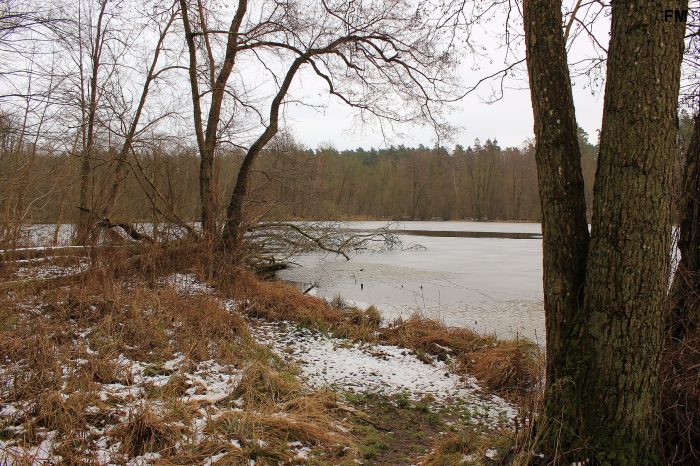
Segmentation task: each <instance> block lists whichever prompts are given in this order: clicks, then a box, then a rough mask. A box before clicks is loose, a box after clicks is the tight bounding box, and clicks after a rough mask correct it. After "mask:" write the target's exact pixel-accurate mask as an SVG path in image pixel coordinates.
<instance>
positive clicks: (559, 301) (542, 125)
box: [523, 0, 588, 417]
mask: <svg viewBox="0 0 700 466" xmlns="http://www.w3.org/2000/svg"><path fill="white" fill-rule="evenodd" d="M523 6H524V11H523V14H524V20H525V33H526V47H527V48H526V53H527V65H528V74H529V79H530V90H531V97H532V108H533V113H534V120H535V140H536V144H535V159H536V162H537V173H538V185H539V192H540V203H541V208H542V241H543V270H544V274H543V277H544V309H545V321H546V332H547V369H546V377H547V386H546V399H547V400H548V401H549V402H548V403H547V405H546V408H547V411H548V414H549V417H552V416H555V415H556V414H557V413H558V411H559V404H560V403H561V400H558V394H557V390H556V387H557V386H558V385H559V383H560V378H561V377H562V376H566V375H567V374H566V372H565V371H564V372H563V371H562V368H563V367H564V365H563V361H565V360H566V359H567V358H566V352H567V351H568V350H569V349H570V345H569V344H568V339H569V338H570V336H569V335H566V331H567V330H568V329H569V327H570V324H571V323H572V322H573V321H574V319H577V318H579V317H580V316H579V309H580V306H581V303H582V299H583V282H584V277H585V270H586V255H587V250H588V225H587V222H586V199H585V193H584V188H583V175H582V171H581V153H580V149H579V144H578V137H577V129H576V117H575V115H574V100H573V95H572V91H571V82H570V78H569V69H568V65H567V60H566V50H565V44H564V37H563V35H562V14H561V9H562V4H561V0H530V1H526V2H525V3H524V5H523Z"/></svg>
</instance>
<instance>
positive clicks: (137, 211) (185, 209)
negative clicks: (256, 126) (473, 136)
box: [0, 115, 690, 235]
mask: <svg viewBox="0 0 700 466" xmlns="http://www.w3.org/2000/svg"><path fill="white" fill-rule="evenodd" d="M689 126H690V118H689V117H687V116H686V115H683V116H682V118H681V137H683V133H684V130H685V129H687V128H688V127H689ZM18 137H19V136H18V134H17V132H16V131H12V127H11V126H8V125H4V126H3V127H0V172H1V173H3V175H6V176H3V178H4V179H3V183H2V184H0V204H1V205H2V217H3V218H2V219H3V222H1V223H2V224H3V228H4V229H5V230H6V231H4V232H2V233H3V234H5V235H11V234H12V231H11V230H12V229H13V228H19V226H20V225H26V224H31V223H72V222H75V221H76V220H77V216H78V213H79V211H78V208H77V206H78V205H79V204H78V199H79V185H80V173H79V161H78V160H77V159H76V158H75V157H74V156H73V157H71V156H69V155H66V154H65V153H54V152H52V151H51V149H50V148H49V147H39V146H34V145H28V144H23V150H21V151H18V150H16V149H17V144H18ZM579 140H580V144H581V163H582V168H583V176H584V183H585V191H586V201H587V204H588V210H589V215H590V209H591V202H592V195H593V193H592V192H593V178H594V176H595V167H596V156H597V145H594V144H592V143H591V142H590V141H589V137H588V135H587V134H586V133H585V132H584V131H583V130H582V129H579ZM135 154H136V157H133V158H132V159H131V160H132V162H131V165H130V167H129V168H130V170H129V174H128V178H127V179H126V180H125V188H126V189H124V190H123V191H122V193H123V194H121V196H120V197H119V198H118V200H117V203H116V208H115V211H114V213H113V215H112V218H111V220H112V221H129V222H139V221H144V222H156V223H157V222H163V221H168V219H170V220H171V221H187V222H192V221H196V220H197V219H198V213H199V197H198V173H199V156H198V155H197V153H196V152H195V151H194V150H192V149H191V148H188V147H182V146H179V145H177V144H174V143H173V142H172V140H170V141H168V140H164V141H154V142H153V143H151V144H148V145H142V146H141V147H139V148H137V150H136V151H135ZM242 158H243V153H242V152H240V151H230V152H225V153H222V154H221V155H220V157H217V159H216V166H215V176H214V184H215V187H216V192H217V193H218V201H219V205H218V206H217V208H218V210H219V212H221V214H222V215H223V212H222V210H223V207H222V206H223V201H222V200H223V199H226V198H227V196H228V193H230V191H231V189H232V186H229V185H225V184H222V183H221V180H224V179H226V180H228V179H230V178H231V177H230V176H225V174H226V173H235V172H236V171H237V169H238V166H239V164H240V162H241V160H242ZM96 159H97V160H103V163H99V164H96V165H95V171H94V176H93V177H92V184H93V192H94V194H93V198H92V204H93V205H100V203H101V202H102V201H103V199H104V196H106V194H107V193H106V191H107V186H108V185H109V183H108V182H107V181H108V180H109V177H110V175H111V173H112V171H113V167H112V164H113V163H114V162H113V160H114V156H113V154H111V153H109V152H107V153H104V152H103V153H102V154H101V155H100V153H99V152H98V155H97V157H96ZM679 160H680V159H679ZM679 167H680V164H679ZM247 202H248V207H247V208H248V209H249V211H250V215H251V216H252V217H255V218H259V219H266V218H267V219H314V220H348V219H387V220H409V219H415V220H460V219H476V220H511V221H539V220H540V204H539V197H538V188H537V171H536V166H535V159H534V150H533V147H532V145H531V144H528V143H526V144H524V145H523V146H522V147H520V148H516V147H506V148H503V147H501V146H500V145H499V144H498V142H497V141H496V140H492V139H486V140H485V141H484V142H481V141H479V140H478V139H477V140H476V141H474V143H473V144H471V145H470V146H468V147H463V146H461V145H456V146H454V147H452V148H450V149H448V148H446V147H434V148H428V147H424V146H422V145H421V146H418V147H405V146H403V145H399V146H391V147H389V148H386V149H363V148H358V149H355V150H342V151H339V150H336V149H333V148H320V149H315V150H312V149H306V148H304V147H302V146H301V145H300V144H298V143H297V142H295V141H294V140H293V138H292V137H291V136H289V135H280V136H278V137H277V138H276V139H275V140H273V141H272V142H271V144H270V145H269V147H268V148H267V149H266V150H265V152H264V153H263V154H261V156H260V158H259V159H258V161H257V162H256V165H255V171H254V177H253V183H252V185H251V188H250V192H249V196H248V201H247Z"/></svg>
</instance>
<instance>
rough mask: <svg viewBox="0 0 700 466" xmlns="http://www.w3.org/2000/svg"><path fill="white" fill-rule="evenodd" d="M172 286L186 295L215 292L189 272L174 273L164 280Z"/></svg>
mask: <svg viewBox="0 0 700 466" xmlns="http://www.w3.org/2000/svg"><path fill="white" fill-rule="evenodd" d="M165 281H166V283H167V284H169V285H171V286H173V287H174V288H175V290H176V291H177V292H178V293H181V294H186V295H190V296H192V295H201V294H211V295H213V294H216V290H214V288H213V287H211V286H209V285H207V284H206V283H204V282H202V281H200V280H198V279H197V278H196V277H195V276H194V275H192V274H190V273H174V274H172V275H170V276H168V278H167V279H166V280H165Z"/></svg>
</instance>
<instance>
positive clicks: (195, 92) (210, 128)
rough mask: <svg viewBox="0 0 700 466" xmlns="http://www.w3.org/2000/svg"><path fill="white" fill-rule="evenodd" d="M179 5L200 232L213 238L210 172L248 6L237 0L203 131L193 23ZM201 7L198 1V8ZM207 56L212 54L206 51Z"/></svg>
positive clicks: (182, 3)
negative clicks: (189, 93)
mask: <svg viewBox="0 0 700 466" xmlns="http://www.w3.org/2000/svg"><path fill="white" fill-rule="evenodd" d="M180 7H181V9H182V20H183V24H184V27H185V36H186V40H187V47H188V50H189V56H190V66H189V70H190V85H191V88H192V102H193V105H194V113H195V130H196V132H197V145H198V147H199V155H200V169H199V197H200V202H201V220H202V231H203V232H204V233H205V235H206V236H209V237H214V236H216V235H217V228H216V214H217V211H218V208H217V202H216V193H215V189H214V185H213V172H214V154H215V152H216V146H217V137H218V126H219V121H220V119H221V109H222V104H223V99H224V95H225V91H226V83H227V82H228V79H229V77H230V76H231V71H232V70H233V65H234V63H235V60H236V53H237V52H238V32H239V30H240V28H241V24H242V23H243V18H244V17H245V13H246V9H247V8H248V1H247V0H239V1H238V8H237V9H236V14H235V15H234V17H233V20H232V21H231V26H230V27H229V31H228V39H227V42H226V55H225V57H224V62H223V65H222V67H221V71H219V75H218V76H217V77H216V81H215V82H214V83H213V86H212V96H211V105H210V107H209V115H208V118H207V126H206V130H205V129H204V126H203V122H202V110H201V102H200V95H201V94H200V93H199V84H198V81H197V79H198V78H197V49H196V44H195V42H194V34H193V32H192V26H191V24H190V20H189V17H188V12H187V2H186V0H180ZM201 10H202V9H201V4H200V11H201ZM200 24H204V19H203V18H200ZM202 34H203V35H204V36H205V38H206V35H207V34H208V32H207V31H202ZM206 45H207V48H209V45H208V42H206ZM208 56H210V57H211V55H210V54H209V52H208ZM211 66H212V64H211V63H210V76H211V75H212V72H211Z"/></svg>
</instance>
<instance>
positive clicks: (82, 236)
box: [76, 0, 108, 244]
mask: <svg viewBox="0 0 700 466" xmlns="http://www.w3.org/2000/svg"><path fill="white" fill-rule="evenodd" d="M107 2H108V0H102V1H101V2H100V12H99V15H98V17H97V25H96V29H95V40H94V42H92V43H91V44H90V45H91V47H92V51H91V53H90V60H91V70H90V83H89V103H88V108H87V129H86V134H85V137H84V144H83V149H82V152H81V164H80V201H79V209H80V214H79V218H78V228H77V232H76V233H77V234H76V242H77V243H78V244H85V242H87V240H88V237H89V236H90V230H91V227H92V223H93V220H94V218H93V217H94V213H93V212H92V156H93V152H94V144H95V119H96V116H97V94H98V89H97V88H98V79H99V72H100V65H101V59H102V46H103V45H104V31H103V28H102V21H103V18H104V15H105V11H106V9H107ZM80 14H82V13H80ZM81 43H82V39H81ZM81 56H82V54H81ZM81 73H82V70H81ZM82 124H83V125H85V124H86V122H85V121H82Z"/></svg>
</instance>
